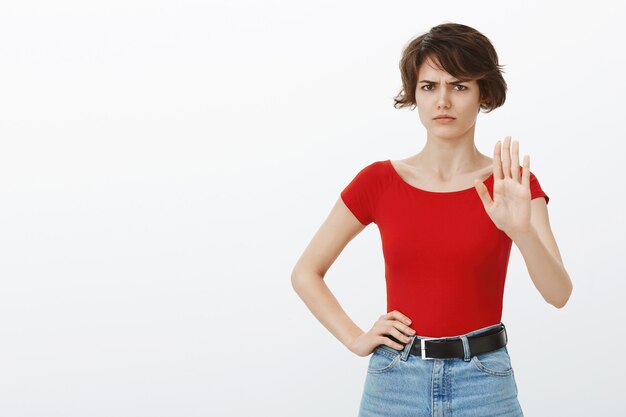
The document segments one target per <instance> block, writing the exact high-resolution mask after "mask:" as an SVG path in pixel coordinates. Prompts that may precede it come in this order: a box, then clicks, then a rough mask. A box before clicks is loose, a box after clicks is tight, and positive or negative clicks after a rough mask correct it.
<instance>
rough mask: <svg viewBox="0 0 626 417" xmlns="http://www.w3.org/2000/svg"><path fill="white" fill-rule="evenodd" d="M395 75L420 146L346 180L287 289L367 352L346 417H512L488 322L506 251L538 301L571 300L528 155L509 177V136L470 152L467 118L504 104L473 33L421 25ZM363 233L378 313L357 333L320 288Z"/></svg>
mask: <svg viewBox="0 0 626 417" xmlns="http://www.w3.org/2000/svg"><path fill="white" fill-rule="evenodd" d="M400 69H401V73H402V82H403V89H402V91H401V92H400V94H399V95H398V96H397V97H396V99H395V102H396V103H395V105H396V107H399V108H402V107H406V106H409V105H412V106H415V107H416V108H417V109H418V113H419V118H420V121H421V122H422V124H423V125H424V127H425V128H426V145H425V146H424V147H423V148H422V150H421V151H420V152H418V153H417V154H415V155H413V156H410V157H408V158H405V159H402V160H396V161H391V160H380V161H375V162H373V163H371V164H369V165H367V166H366V167H364V168H363V169H361V170H360V171H359V172H358V174H357V175H356V176H355V177H354V178H353V180H352V181H351V182H350V183H349V184H348V185H347V186H346V187H345V188H344V189H343V191H342V192H341V195H340V198H339V199H338V200H337V203H336V204H335V206H334V208H333V209H332V211H331V213H330V214H329V216H328V218H327V219H326V221H325V222H324V224H323V225H322V226H321V228H320V229H319V231H318V232H317V233H316V234H315V236H314V237H313V239H312V241H311V242H310V243H309V245H308V247H307V248H306V250H305V252H304V253H303V254H302V256H301V257H300V259H299V261H298V263H297V264H296V266H295V267H294V270H293V273H292V283H293V286H294V289H295V290H296V292H297V293H298V295H299V296H300V297H301V298H302V299H303V301H304V302H305V303H306V305H307V306H308V307H309V309H310V310H311V311H312V313H313V314H314V315H315V316H316V318H317V319H318V320H319V321H320V322H321V323H322V324H323V325H324V326H325V327H326V328H327V329H328V330H329V331H330V332H331V333H332V334H333V335H334V336H335V337H337V338H338V339H339V340H340V341H341V342H342V343H344V345H345V346H346V347H347V348H348V349H350V351H352V352H354V353H355V354H357V355H359V356H367V355H369V354H370V353H372V356H371V358H370V361H369V365H368V370H367V377H366V380H365V386H364V391H363V396H362V399H361V405H360V411H359V416H361V417H369V416H387V417H389V416H391V417H393V416H422V415H423V416H431V415H433V416H434V415H444V414H445V415H453V416H487V415H497V416H521V415H523V413H522V409H521V407H520V404H519V402H518V399H517V393H518V390H517V384H516V382H515V378H514V373H513V368H512V367H511V361H510V357H509V354H508V350H507V348H506V343H507V340H508V337H507V333H506V328H505V326H504V324H503V323H502V322H501V321H500V319H501V315H502V300H503V293H504V283H505V277H506V269H507V265H508V260H509V254H510V250H511V246H512V243H513V242H515V244H516V245H517V246H518V248H519V249H520V251H521V253H522V255H523V257H524V260H525V262H526V266H527V268H528V272H529V275H530V277H531V279H532V280H533V283H534V284H535V286H536V288H537V289H538V290H539V292H540V293H541V295H542V296H543V298H544V299H545V300H546V301H547V302H548V303H550V304H552V305H554V306H555V307H556V308H562V307H563V306H564V305H565V304H566V302H567V300H568V299H569V296H570V294H571V292H572V282H571V280H570V278H569V275H568V274H567V271H566V270H565V268H564V266H563V262H562V260H561V256H560V253H559V249H558V247H557V244H556V241H555V239H554V236H553V234H552V231H551V229H550V224H549V221H548V211H547V203H548V201H549V197H548V195H547V194H546V193H545V192H544V191H543V190H542V189H541V186H540V184H539V182H538V180H537V178H536V177H535V175H534V174H533V173H531V172H530V159H529V157H528V155H526V156H525V157H524V160H523V166H522V167H520V165H519V145H518V142H517V141H513V143H512V145H511V138H510V136H507V137H506V138H505V139H504V142H503V144H501V143H500V141H497V142H496V144H495V147H494V150H493V159H492V158H490V157H488V156H486V155H483V154H481V153H480V152H479V151H478V149H477V148H476V146H475V144H474V131H475V126H476V118H477V116H478V114H479V112H480V109H483V110H485V112H487V113H488V112H490V111H492V110H494V109H495V108H497V107H499V106H501V105H502V104H504V101H505V96H506V83H505V81H504V79H503V78H502V74H501V68H500V65H498V57H497V54H496V52H495V50H494V48H493V46H492V45H491V43H490V41H489V40H488V39H487V38H486V37H485V36H484V35H482V34H481V33H480V32H478V31H476V30H475V29H473V28H470V27H468V26H465V25H460V24H454V23H446V24H441V25H438V26H435V27H433V28H432V29H430V31H429V32H428V33H425V34H422V35H420V36H418V37H416V38H415V39H413V40H412V41H411V42H409V44H408V45H407V46H406V48H405V49H404V52H403V56H402V59H401V62H400ZM501 148H502V149H501ZM540 197H543V198H540ZM372 222H374V223H376V224H377V226H378V228H379V231H380V235H381V240H382V244H383V255H384V259H385V278H386V284H387V313H386V314H383V315H382V316H380V318H379V319H378V320H377V321H376V322H375V323H374V325H373V326H372V328H371V329H369V330H368V331H366V332H365V331H363V330H361V329H360V328H359V327H358V326H356V324H354V322H352V320H350V318H349V317H348V316H347V315H346V313H345V312H344V311H343V309H342V308H341V306H340V305H339V303H338V302H337V300H336V299H335V298H334V296H333V295H332V293H331V292H330V291H329V289H328V287H327V286H326V285H325V283H324V280H323V278H324V275H325V273H326V271H327V270H328V269H329V268H330V266H331V264H332V263H333V262H334V260H335V259H336V258H337V256H339V254H340V253H341V251H342V250H343V248H344V247H345V246H346V245H347V243H348V242H349V241H350V240H352V239H353V238H354V237H355V236H356V235H357V234H358V233H359V232H361V231H362V230H363V229H364V228H365V227H366V226H367V225H368V224H370V223H372Z"/></svg>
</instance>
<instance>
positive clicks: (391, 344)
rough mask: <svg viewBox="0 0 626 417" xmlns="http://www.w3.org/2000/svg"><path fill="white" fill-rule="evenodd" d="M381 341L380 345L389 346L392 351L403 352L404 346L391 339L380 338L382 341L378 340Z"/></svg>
mask: <svg viewBox="0 0 626 417" xmlns="http://www.w3.org/2000/svg"><path fill="white" fill-rule="evenodd" d="M378 341H379V343H378V344H379V345H387V346H389V347H390V348H392V349H396V350H403V349H404V346H403V345H401V344H400V343H396V342H394V341H393V340H391V339H390V338H388V337H387V336H380V339H378Z"/></svg>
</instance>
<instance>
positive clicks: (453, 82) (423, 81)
mask: <svg viewBox="0 0 626 417" xmlns="http://www.w3.org/2000/svg"><path fill="white" fill-rule="evenodd" d="M466 82H467V81H461V80H455V81H450V82H449V83H446V84H460V83H466ZM420 83H425V84H439V83H438V82H436V81H429V80H422V81H420Z"/></svg>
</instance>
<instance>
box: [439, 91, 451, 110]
mask: <svg viewBox="0 0 626 417" xmlns="http://www.w3.org/2000/svg"><path fill="white" fill-rule="evenodd" d="M443 107H446V108H447V107H450V100H449V97H448V91H447V89H446V88H440V89H439V96H438V97H437V108H438V109H441V108H443Z"/></svg>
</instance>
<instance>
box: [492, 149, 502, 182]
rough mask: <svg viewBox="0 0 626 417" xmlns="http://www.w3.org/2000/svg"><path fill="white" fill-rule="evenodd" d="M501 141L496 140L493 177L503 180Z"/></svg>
mask: <svg viewBox="0 0 626 417" xmlns="http://www.w3.org/2000/svg"><path fill="white" fill-rule="evenodd" d="M500 146H501V145H500V141H497V142H496V146H495V147H494V148H493V178H494V179H498V180H501V179H503V176H502V161H501V160H500V153H501V151H500Z"/></svg>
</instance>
